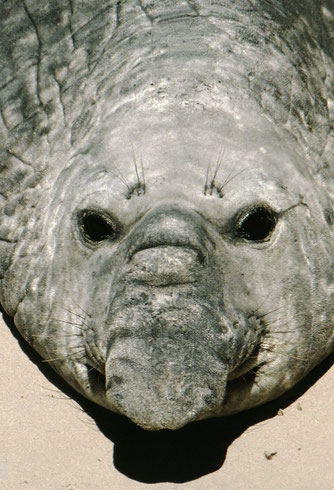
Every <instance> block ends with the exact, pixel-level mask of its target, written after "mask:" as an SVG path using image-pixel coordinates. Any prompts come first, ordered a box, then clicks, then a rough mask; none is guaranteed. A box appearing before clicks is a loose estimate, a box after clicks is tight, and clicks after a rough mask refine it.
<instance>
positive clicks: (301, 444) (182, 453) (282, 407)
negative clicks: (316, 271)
mask: <svg viewBox="0 0 334 490" xmlns="http://www.w3.org/2000/svg"><path fill="white" fill-rule="evenodd" d="M0 322H1V320H0ZM14 334H15V332H14ZM20 343H21V342H20ZM20 343H19V341H18V338H15V335H13V332H11V330H10V329H9V328H8V326H7V325H6V324H5V323H4V322H2V323H0V356H1V365H0V380H1V381H0V388H1V405H0V489H1V490H19V489H25V490H39V489H43V490H88V489H97V490H100V489H112V490H124V489H125V490H128V489H129V490H137V489H138V490H140V489H144V488H153V489H154V490H160V489H161V490H165V489H166V490H167V489H173V490H174V489H179V488H180V489H182V490H183V489H185V490H195V489H198V490H203V489H204V490H210V489H211V490H217V489H218V490H220V489H222V490H223V489H230V490H243V489H245V490H246V489H247V490H266V489H271V490H276V489H277V490H281V489H289V490H297V489H298V490H299V489H300V490H302V489H303V490H308V489H309V490H333V489H334V368H333V367H330V366H331V364H332V362H333V356H331V359H329V360H327V361H326V362H325V363H323V364H322V365H321V366H320V368H317V369H316V370H315V372H312V373H311V376H308V378H307V379H306V382H304V383H303V384H302V385H300V386H298V387H297V389H296V390H293V392H291V393H289V395H288V396H287V397H283V398H282V399H280V400H279V401H277V402H275V403H271V404H269V405H267V406H265V407H264V408H261V409H257V410H253V411H250V412H249V413H244V414H241V415H239V416H237V417H232V418H228V419H225V420H213V421H207V422H201V423H197V424H192V425H190V426H188V427H187V428H186V429H185V430H183V431H178V432H177V433H169V432H162V433H161V432H160V433H146V432H145V431H142V430H139V429H137V428H136V427H135V426H133V424H131V423H128V422H127V421H126V420H125V419H123V418H121V417H118V416H112V415H111V416H110V415H109V414H108V413H106V411H104V410H103V409H99V408H97V407H96V406H94V404H90V403H88V402H85V401H84V400H83V399H82V398H81V397H80V396H77V395H76V394H75V393H74V392H73V391H72V390H70V389H68V388H67V387H66V386H65V385H64V383H63V382H62V381H61V380H59V378H58V377H56V376H55V375H53V374H52V371H51V370H50V368H49V366H48V365H47V364H46V363H44V362H41V359H40V358H39V357H38V356H36V355H34V353H33V352H32V351H31V350H30V349H28V348H27V347H26V345H25V344H23V345H20ZM83 408H84V410H85V411H84V410H83Z"/></svg>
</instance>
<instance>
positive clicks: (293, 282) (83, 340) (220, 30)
mask: <svg viewBox="0 0 334 490" xmlns="http://www.w3.org/2000/svg"><path fill="white" fill-rule="evenodd" d="M0 9H1V15H0V19H1V21H0V22H1V37H2V39H1V45H0V59H1V74H2V75H1V76H2V80H1V87H0V131H1V153H0V162H1V163H0V165H1V166H0V172H1V184H0V212H1V214H0V301H1V304H2V306H3V308H4V309H5V311H6V312H7V313H8V314H9V315H10V316H12V317H13V318H14V322H15V324H16V326H17V328H18V329H19V331H20V332H21V334H22V335H23V337H24V338H25V339H26V340H27V341H28V342H29V343H30V344H31V345H32V346H33V347H34V348H35V349H36V350H37V351H38V352H39V353H40V354H41V355H42V357H44V359H46V360H47V361H48V362H49V363H50V365H51V366H52V367H53V368H54V369H55V370H56V371H57V372H58V373H59V374H60V375H61V376H62V377H64V379H65V380H66V381H67V382H68V383H69V384H70V385H72V386H73V387H74V388H75V389H77V390H78V391H79V392H81V393H82V394H84V395H85V396H86V397H88V398H89V399H91V400H93V401H95V402H97V403H98V404H101V405H103V406H104V407H106V408H108V409H110V410H111V411H114V412H118V413H121V414H124V415H126V416H127V417H129V418H130V419H132V420H133V421H134V422H135V423H136V424H138V425H140V426H141V427H143V428H145V429H149V430H158V429H163V428H168V429H178V428H180V427H182V426H183V425H185V424H187V423H189V422H191V421H196V420H200V419H204V418H207V417H215V416H221V415H227V414H231V413H235V412H238V411H241V410H244V409H247V408H249V407H252V406H255V405H259V404H261V403H264V402H266V401H268V400H271V399H273V398H274V397H277V396H279V395H280V394H281V393H283V392H284V391H286V390H287V389H289V388H290V387H292V386H293V385H294V384H295V383H296V382H297V381H299V380H300V379H301V378H302V377H303V376H304V375H305V374H306V373H307V372H309V371H310V370H311V369H312V368H313V367H314V366H315V365H316V364H318V363H319V362H320V361H321V360H322V359H324V358H325V357H326V356H327V355H329V354H330V353H331V352H332V350H333V346H334V330H333V315H334V306H333V292H334V279H333V247H334V245H333V244H334V240H333V222H334V214H333V182H334V179H333V95H334V92H333V86H334V85H333V75H334V70H333V57H332V56H333V52H334V51H333V48H334V45H333V37H332V36H331V32H332V29H333V19H334V9H333V5H332V2H331V0H320V2H317V4H316V5H315V4H314V2H312V1H311V0H308V1H305V0H303V1H301V0H300V1H299V0H298V1H295V0H294V1H286V0H273V1H271V2H263V1H260V0H237V1H235V2H232V3H231V2H228V1H227V0H219V1H213V0H212V1H211V0H180V1H173V2H172V1H169V0H165V1H160V0H159V1H157V0H156V1H155V0H141V1H134V0H123V1H116V0H115V1H106V0H105V1H102V2H101V1H99V2H97V1H89V2H76V1H71V2H65V1H64V2H62V1H61V2H57V3H56V5H55V4H54V2H50V3H47V4H45V2H36V1H34V2H33V1H32V0H24V1H22V2H14V4H13V3H12V2H2V4H1V7H0Z"/></svg>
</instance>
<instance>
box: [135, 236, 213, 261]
mask: <svg viewBox="0 0 334 490" xmlns="http://www.w3.org/2000/svg"><path fill="white" fill-rule="evenodd" d="M156 248H159V249H160V248H165V249H167V248H169V249H170V248H176V249H180V250H184V251H187V250H188V251H192V252H194V253H196V254H197V259H198V261H199V263H201V264H202V263H203V262H204V261H205V258H206V254H205V252H204V250H203V249H202V248H201V247H200V246H196V245H195V244H192V243H184V241H181V240H170V241H169V242H164V241H152V242H149V243H145V242H144V243H140V244H138V245H137V246H134V247H132V248H131V249H130V252H129V254H130V259H132V257H133V256H134V255H136V254H137V253H138V252H142V251H143V250H154V249H156Z"/></svg>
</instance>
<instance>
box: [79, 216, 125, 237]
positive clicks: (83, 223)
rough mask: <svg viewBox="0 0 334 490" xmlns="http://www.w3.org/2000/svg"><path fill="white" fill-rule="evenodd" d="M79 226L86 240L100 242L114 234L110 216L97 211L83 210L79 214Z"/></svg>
mask: <svg viewBox="0 0 334 490" xmlns="http://www.w3.org/2000/svg"><path fill="white" fill-rule="evenodd" d="M79 228H80V231H81V233H82V235H83V236H84V238H85V239H86V240H89V241H91V242H94V243H96V242H102V241H103V240H108V239H112V238H114V237H115V235H116V231H115V226H114V225H113V223H112V221H111V220H110V217H109V216H107V215H105V214H104V213H102V212H99V211H91V210H84V211H82V212H81V213H80V214H79Z"/></svg>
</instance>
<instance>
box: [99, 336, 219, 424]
mask: <svg viewBox="0 0 334 490" xmlns="http://www.w3.org/2000/svg"><path fill="white" fill-rule="evenodd" d="M131 340H133V339H131ZM131 340H128V339H127V340H125V341H122V342H120V343H119V345H114V346H113V348H112V349H111V352H110V354H109V357H108V360H107V363H106V400H107V403H108V405H109V406H110V408H111V409H112V410H114V411H117V412H118V413H121V414H123V415H125V416H127V417H128V418H130V419H131V420H132V421H133V422H134V423H136V424H137V425H139V426H140V427H142V428H144V429H146V430H160V429H171V430H176V429H179V428H180V427H182V426H184V425H186V424H188V423H189V422H193V421H195V420H200V419H203V418H207V417H210V416H214V415H215V414H216V413H218V412H219V410H221V407H222V404H223V401H224V396H225V389H226V383H227V377H228V369H227V367H226V366H225V365H224V363H223V362H222V361H221V360H219V359H218V358H217V356H215V355H214V354H213V353H210V352H209V351H207V352H204V351H203V349H202V350H199V349H196V346H191V348H190V349H189V345H188V348H187V347H186V346H184V345H183V346H182V345H181V346H178V347H179V348H176V349H174V348H173V346H172V344H171V345H168V343H167V344H165V345H164V346H162V345H161V346H160V347H161V348H162V349H159V348H158V349H157V345H156V344H155V351H160V355H158V356H156V355H153V356H152V353H151V352H150V349H149V346H147V345H146V346H145V345H144V342H142V345H140V348H139V349H138V343H139V344H140V343H141V342H140V339H137V341H136V344H137V349H136V351H135V350H134V349H133V345H134V344H133V342H132V341H131ZM162 350H164V353H163V352H162ZM173 350H174V352H173ZM138 352H139V353H141V355H138Z"/></svg>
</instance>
